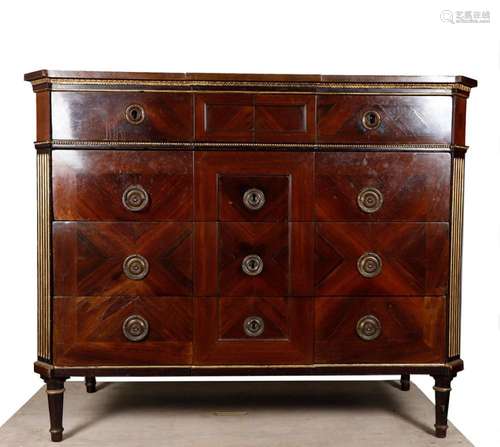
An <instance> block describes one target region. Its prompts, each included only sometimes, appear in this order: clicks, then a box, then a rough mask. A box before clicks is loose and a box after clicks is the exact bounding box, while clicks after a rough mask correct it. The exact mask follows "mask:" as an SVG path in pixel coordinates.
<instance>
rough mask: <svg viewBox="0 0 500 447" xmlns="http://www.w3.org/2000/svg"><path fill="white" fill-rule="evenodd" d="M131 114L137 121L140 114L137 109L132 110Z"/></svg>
mask: <svg viewBox="0 0 500 447" xmlns="http://www.w3.org/2000/svg"><path fill="white" fill-rule="evenodd" d="M130 114H131V115H132V119H133V120H134V121H137V115H138V112H137V110H135V109H133V110H132V111H131V112H130Z"/></svg>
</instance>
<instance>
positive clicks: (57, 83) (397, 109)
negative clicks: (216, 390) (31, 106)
mask: <svg viewBox="0 0 500 447" xmlns="http://www.w3.org/2000/svg"><path fill="white" fill-rule="evenodd" d="M25 79H26V80H28V81H31V83H32V85H33V89H34V91H35V93H36V102H37V138H36V142H35V147H36V150H37V182H38V360H37V362H36V363H35V371H36V372H37V373H39V374H40V375H41V377H42V378H43V379H44V380H45V382H46V383H47V393H48V399H49V409H50V420H51V429H50V432H51V436H52V440H54V441H60V440H61V439H62V433H63V427H62V405H63V391H64V381H65V380H66V379H67V378H68V377H71V376H84V377H86V384H87V389H88V391H89V392H92V391H95V383H96V382H95V380H96V379H95V378H96V376H130V375H138V376H145V375H148V376H161V375H175V376H180V375H219V374H221V375H222V374H224V375H228V374H230V375H252V374H265V375H270V374H278V375H286V374H398V375H401V386H402V389H403V390H405V389H408V387H409V384H410V382H409V380H410V374H430V375H432V376H433V377H434V378H435V381H436V386H435V388H434V389H435V392H436V425H435V428H436V435H437V436H439V437H444V436H445V434H446V428H447V410H448V401H449V394H450V389H451V388H450V382H451V380H452V378H453V377H454V376H455V375H456V374H457V372H459V371H460V370H462V369H463V362H462V360H461V359H460V301H461V297H460V281H461V239H462V221H463V187H464V155H465V152H466V149H467V147H466V146H465V112H466V100H467V97H468V95H469V92H470V89H471V88H472V87H474V86H475V85H476V81H474V80H472V79H469V78H466V77H462V76H457V77H408V76H406V77H405V76H397V77H396V76H379V77H369V76H319V75H295V76H293V75H288V76H282V75H229V74H226V75H223V74H221V75H213V74H164V73H104V72H57V71H47V70H42V71H38V72H34V73H30V74H27V75H26V76H25Z"/></svg>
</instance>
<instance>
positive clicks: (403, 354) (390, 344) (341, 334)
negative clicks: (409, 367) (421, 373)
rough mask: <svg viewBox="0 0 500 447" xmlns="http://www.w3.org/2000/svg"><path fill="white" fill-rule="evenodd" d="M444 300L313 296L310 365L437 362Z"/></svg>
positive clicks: (441, 349)
mask: <svg viewBox="0 0 500 447" xmlns="http://www.w3.org/2000/svg"><path fill="white" fill-rule="evenodd" d="M445 303H446V300H445V298H444V297H415V298H408V297H394V298H359V297H356V298H345V297H343V298H333V297H330V298H316V302H315V337H316V339H315V340H316V341H315V362H317V363H439V362H444V361H445V360H446V359H445V328H446V321H445Z"/></svg>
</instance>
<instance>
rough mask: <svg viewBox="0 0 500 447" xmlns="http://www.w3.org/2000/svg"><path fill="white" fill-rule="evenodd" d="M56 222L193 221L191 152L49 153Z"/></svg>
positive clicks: (84, 151) (83, 151) (61, 151)
mask: <svg viewBox="0 0 500 447" xmlns="http://www.w3.org/2000/svg"><path fill="white" fill-rule="evenodd" d="M52 182H53V197H54V219H55V220H106V221H110V220H123V221H150V220H154V221H161V220H191V218H192V215H193V211H192V209H193V154H192V152H163V151H162V152H160V151H91V150H88V151H87V150H81V151H78V150H77V151H63V150H58V151H53V152H52Z"/></svg>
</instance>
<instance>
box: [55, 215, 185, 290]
mask: <svg viewBox="0 0 500 447" xmlns="http://www.w3.org/2000/svg"><path fill="white" fill-rule="evenodd" d="M52 231H53V253H54V255H53V259H54V260H53V262H54V295H56V296H136V295H142V296H167V295H168V296H191V295H192V289H193V286H192V244H193V240H192V224H191V223H97V222H92V223H90V222H55V223H54V224H53V227H52Z"/></svg>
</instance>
